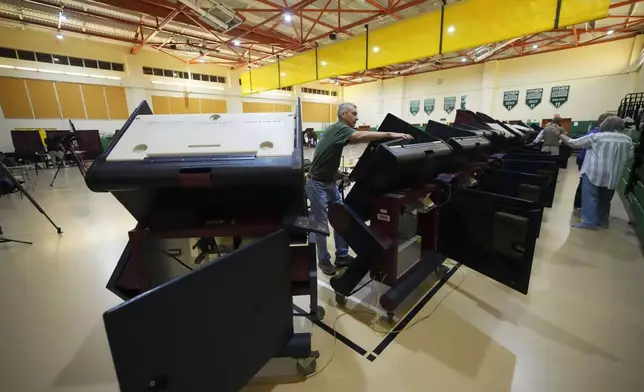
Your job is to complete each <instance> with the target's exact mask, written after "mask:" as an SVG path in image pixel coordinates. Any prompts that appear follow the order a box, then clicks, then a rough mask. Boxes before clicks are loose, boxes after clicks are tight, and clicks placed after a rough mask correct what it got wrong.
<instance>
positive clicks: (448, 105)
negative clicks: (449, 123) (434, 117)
mask: <svg viewBox="0 0 644 392" xmlns="http://www.w3.org/2000/svg"><path fill="white" fill-rule="evenodd" d="M443 108H444V109H445V111H446V112H447V114H449V113H452V112H453V111H454V109H455V108H456V97H445V100H444V101H443Z"/></svg>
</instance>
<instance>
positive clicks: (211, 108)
mask: <svg viewBox="0 0 644 392" xmlns="http://www.w3.org/2000/svg"><path fill="white" fill-rule="evenodd" d="M199 100H200V101H201V113H202V114H211V113H217V112H216V111H215V100H214V99H208V98H200V99H199Z"/></svg>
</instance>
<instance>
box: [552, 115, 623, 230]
mask: <svg viewBox="0 0 644 392" xmlns="http://www.w3.org/2000/svg"><path fill="white" fill-rule="evenodd" d="M623 129H624V120H622V119H621V118H619V117H617V116H611V117H608V118H607V119H606V120H604V122H602V123H601V125H600V126H599V132H597V133H593V134H590V135H586V136H583V137H580V138H578V139H571V138H569V137H568V136H566V135H565V134H563V133H561V132H559V138H560V139H561V140H562V141H563V142H564V143H566V144H568V145H569V146H570V147H573V148H585V149H586V157H585V159H584V163H583V165H582V167H581V171H580V173H581V177H582V178H581V183H582V195H581V223H577V224H573V225H572V226H573V227H576V228H578V229H586V230H597V229H598V228H605V229H607V228H608V219H609V216H610V202H611V200H612V199H613V195H614V194H615V188H617V185H618V184H619V180H620V178H622V173H623V171H624V168H625V167H626V162H627V161H628V159H629V158H630V156H631V155H632V153H633V141H632V140H631V138H630V137H629V136H627V135H625V134H623V133H620V132H619V131H621V130H623Z"/></svg>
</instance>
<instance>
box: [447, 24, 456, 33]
mask: <svg viewBox="0 0 644 392" xmlns="http://www.w3.org/2000/svg"><path fill="white" fill-rule="evenodd" d="M455 31H456V27H454V26H449V27H448V28H447V32H448V33H453V32H455Z"/></svg>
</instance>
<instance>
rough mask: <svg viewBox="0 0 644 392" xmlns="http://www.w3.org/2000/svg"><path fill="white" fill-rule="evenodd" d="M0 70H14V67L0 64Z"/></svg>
mask: <svg viewBox="0 0 644 392" xmlns="http://www.w3.org/2000/svg"><path fill="white" fill-rule="evenodd" d="M0 68H9V69H15V68H16V67H14V66H13V65H2V64H0Z"/></svg>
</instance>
